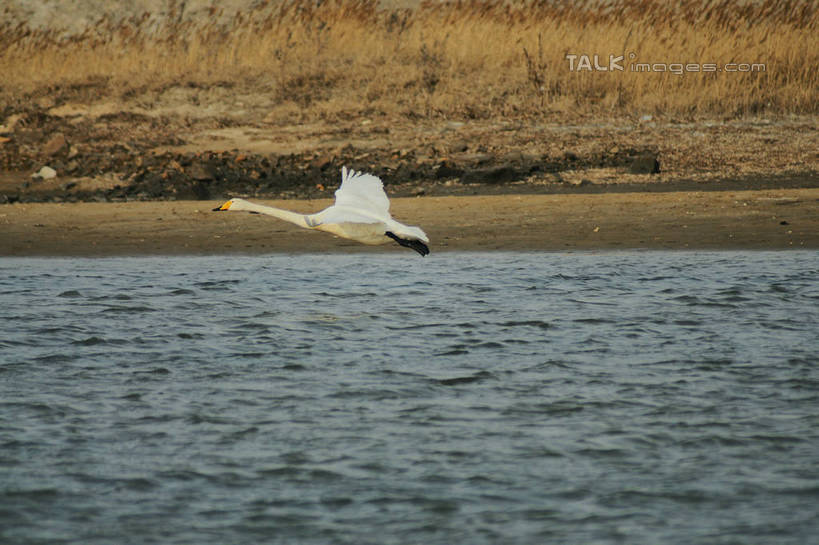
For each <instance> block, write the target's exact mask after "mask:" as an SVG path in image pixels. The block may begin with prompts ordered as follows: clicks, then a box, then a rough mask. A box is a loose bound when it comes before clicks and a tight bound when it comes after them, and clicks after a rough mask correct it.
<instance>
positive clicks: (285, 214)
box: [242, 201, 313, 229]
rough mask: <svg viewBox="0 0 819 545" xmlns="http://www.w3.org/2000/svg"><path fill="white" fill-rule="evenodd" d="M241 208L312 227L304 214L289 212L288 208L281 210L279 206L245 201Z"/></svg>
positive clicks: (301, 225) (300, 225)
mask: <svg viewBox="0 0 819 545" xmlns="http://www.w3.org/2000/svg"><path fill="white" fill-rule="evenodd" d="M242 210H247V211H249V212H258V213H259V214H266V215H268V216H273V217H274V218H279V219H280V220H284V221H289V222H290V223H294V224H296V225H298V226H299V227H306V228H308V229H309V228H311V227H313V226H312V225H310V224H309V223H308V222H307V217H306V216H305V215H304V214H299V213H296V212H291V211H289V210H282V209H281V208H274V207H272V206H264V205H262V204H256V203H252V202H248V201H245V202H243V203H242Z"/></svg>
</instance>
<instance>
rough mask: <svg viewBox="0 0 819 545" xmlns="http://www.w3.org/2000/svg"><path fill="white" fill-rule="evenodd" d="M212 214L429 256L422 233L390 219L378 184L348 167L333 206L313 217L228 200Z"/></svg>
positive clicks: (344, 169)
mask: <svg viewBox="0 0 819 545" xmlns="http://www.w3.org/2000/svg"><path fill="white" fill-rule="evenodd" d="M213 210H214V211H216V212H222V211H225V210H245V211H247V212H256V213H259V214H267V215H268V216H273V217H275V218H279V219H281V220H284V221H289V222H290V223H295V224H296V225H298V226H299V227H305V228H307V229H318V230H320V231H327V232H328V233H332V234H334V235H337V236H340V237H342V238H349V239H351V240H356V241H358V242H362V243H364V244H385V243H387V242H389V241H390V240H394V241H395V242H397V243H398V244H400V245H401V246H406V247H407V248H412V249H413V250H415V251H416V252H418V253H419V254H421V255H422V256H425V255H427V254H428V253H429V248H428V247H427V245H426V244H425V243H426V242H429V238H427V235H426V233H424V231H422V230H421V229H420V228H419V227H413V226H410V225H404V224H402V223H399V222H397V221H395V220H394V219H392V216H390V200H389V199H388V198H387V194H386V193H384V184H383V183H381V180H380V179H379V178H378V177H376V176H373V175H372V174H365V173H363V172H356V171H354V170H352V169H351V170H347V167H342V168H341V187H339V188H338V190H337V191H336V202H335V204H333V205H332V206H330V207H328V208H325V209H324V210H322V211H321V212H318V213H316V214H299V213H297V212H290V211H289V210H282V209H280V208H273V207H272V206H263V205H261V204H254V203H252V202H248V201H246V200H244V199H230V200H229V201H227V202H226V203H225V204H223V205H222V206H220V207H218V208H214V209H213Z"/></svg>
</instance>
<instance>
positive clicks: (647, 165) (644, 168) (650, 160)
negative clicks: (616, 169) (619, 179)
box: [628, 153, 660, 174]
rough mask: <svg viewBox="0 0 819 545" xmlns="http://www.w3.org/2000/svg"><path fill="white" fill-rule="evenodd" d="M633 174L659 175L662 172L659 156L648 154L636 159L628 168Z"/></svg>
mask: <svg viewBox="0 0 819 545" xmlns="http://www.w3.org/2000/svg"><path fill="white" fill-rule="evenodd" d="M628 171H629V172H630V173H631V174H657V173H658V172H660V162H659V161H658V160H657V156H656V155H654V154H651V153H646V154H643V155H640V156H638V157H636V158H635V159H634V160H633V161H632V162H631V165H630V166H629V168H628Z"/></svg>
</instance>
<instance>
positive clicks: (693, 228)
mask: <svg viewBox="0 0 819 545" xmlns="http://www.w3.org/2000/svg"><path fill="white" fill-rule="evenodd" d="M263 202H265V203H267V204H271V205H273V206H280V207H283V208H288V209H291V210H297V211H302V212H313V211H318V210H320V209H322V208H324V207H325V206H327V205H329V204H330V201H329V200H288V201H263ZM392 203H393V204H392V212H393V216H394V217H396V218H397V219H399V220H401V221H404V222H405V223H408V224H413V225H420V226H422V227H423V228H424V229H425V231H426V232H427V234H428V235H429V237H430V240H431V244H430V249H431V250H432V255H433V256H434V254H435V253H437V252H441V251H455V250H465V251H484V250H486V251H492V250H533V251H537V250H551V251H560V250H616V249H637V248H646V249H760V250H762V249H766V250H767V249H795V248H802V249H817V248H819V214H817V213H816V211H817V209H818V208H819V189H782V190H762V191H723V192H669V193H609V194H602V195H590V194H579V195H491V196H470V197H455V196H449V197H417V198H399V199H393V201H392ZM218 204H220V202H216V201H213V202H210V201H170V202H168V201H165V202H130V203H73V204H70V203H60V204H41V203H31V204H20V203H17V204H9V205H2V206H0V226H2V237H0V256H127V255H171V254H182V255H185V254H187V255H197V254H229V253H245V254H264V253H272V252H351V251H356V252H368V251H370V252H384V251H401V252H409V251H408V250H406V249H404V248H399V247H397V246H394V245H387V246H379V247H368V246H363V245H360V244H357V243H354V242H351V241H347V240H342V239H338V238H335V237H333V236H331V235H328V234H327V233H321V232H313V231H307V230H304V229H299V228H297V227H295V226H291V225H289V224H286V223H284V222H281V221H278V220H276V219H274V218H270V217H267V216H259V215H251V214H245V213H214V212H212V211H211V209H212V208H213V207H214V206H216V205H218ZM409 253H410V254H411V253H412V252H409Z"/></svg>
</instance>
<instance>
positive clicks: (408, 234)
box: [394, 225, 429, 242]
mask: <svg viewBox="0 0 819 545" xmlns="http://www.w3.org/2000/svg"><path fill="white" fill-rule="evenodd" d="M394 232H395V233H396V234H397V235H398V236H400V237H402V238H409V239H413V240H420V241H421V242H429V237H427V234H426V233H425V232H424V231H423V230H422V229H421V228H420V227H415V226H413V225H401V229H400V230H394Z"/></svg>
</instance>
